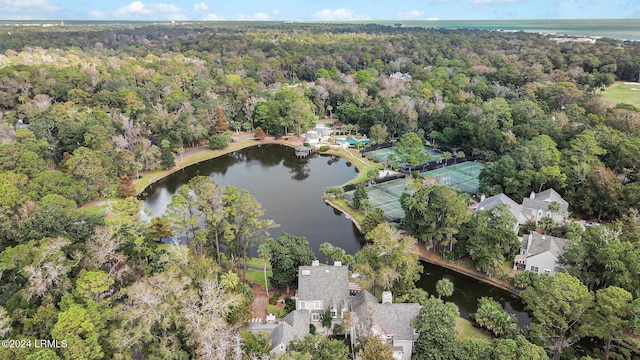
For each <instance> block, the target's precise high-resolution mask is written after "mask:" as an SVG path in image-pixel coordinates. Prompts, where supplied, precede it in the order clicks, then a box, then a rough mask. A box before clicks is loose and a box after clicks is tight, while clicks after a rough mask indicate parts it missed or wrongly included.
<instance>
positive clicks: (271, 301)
mask: <svg viewBox="0 0 640 360" xmlns="http://www.w3.org/2000/svg"><path fill="white" fill-rule="evenodd" d="M278 299H280V291H278V290H276V291H274V292H273V295H271V297H270V298H269V304H270V305H275V304H277V303H278Z"/></svg>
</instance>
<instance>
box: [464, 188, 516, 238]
mask: <svg viewBox="0 0 640 360" xmlns="http://www.w3.org/2000/svg"><path fill="white" fill-rule="evenodd" d="M481 199H482V200H481V201H480V203H478V205H477V206H476V210H475V211H479V210H491V209H493V208H494V207H496V206H499V205H505V206H506V207H507V209H508V210H509V213H510V214H511V216H513V218H514V219H516V224H515V226H514V229H513V230H514V231H515V233H516V234H517V233H518V224H520V222H521V220H520V217H521V216H522V205H520V204H518V203H517V202H515V201H513V200H512V199H511V198H510V197H508V196H507V195H505V194H503V193H500V194H498V195H493V196H490V197H488V198H486V199H485V198H484V195H483V196H482V198H481Z"/></svg>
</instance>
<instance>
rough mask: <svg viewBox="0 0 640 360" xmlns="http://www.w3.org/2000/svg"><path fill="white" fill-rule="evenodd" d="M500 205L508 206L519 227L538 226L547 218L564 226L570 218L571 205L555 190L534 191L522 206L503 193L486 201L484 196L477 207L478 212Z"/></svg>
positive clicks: (523, 200)
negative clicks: (526, 225)
mask: <svg viewBox="0 0 640 360" xmlns="http://www.w3.org/2000/svg"><path fill="white" fill-rule="evenodd" d="M498 205H506V206H507V208H508V209H509V213H511V215H513V217H514V218H516V220H517V223H518V225H525V224H526V223H528V222H534V223H536V224H537V223H538V222H539V221H540V219H542V218H543V217H545V216H546V217H550V218H552V219H553V221H554V222H555V223H557V224H562V223H564V222H566V221H567V219H568V218H569V203H568V202H567V201H565V200H564V199H563V198H562V196H560V194H558V193H557V192H556V191H555V190H553V189H547V190H545V191H542V192H539V193H537V194H536V193H535V192H533V191H532V192H531V195H529V197H526V198H524V199H522V205H521V204H518V203H517V202H515V201H514V200H512V199H511V198H510V197H508V196H507V195H505V194H503V193H500V194H498V195H494V196H491V197H488V198H486V199H485V198H484V196H483V197H482V198H481V200H480V203H478V205H477V206H476V211H479V210H490V209H493V208H494V207H496V206H498ZM550 206H551V209H550V208H549V207H550ZM554 207H557V209H554ZM514 230H515V232H516V233H517V232H518V227H517V226H516V227H515V229H514Z"/></svg>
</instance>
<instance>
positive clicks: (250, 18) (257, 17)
mask: <svg viewBox="0 0 640 360" xmlns="http://www.w3.org/2000/svg"><path fill="white" fill-rule="evenodd" d="M237 19H238V20H244V21H266V20H269V14H267V13H263V12H259V13H255V14H253V15H244V14H240V15H238V16H237Z"/></svg>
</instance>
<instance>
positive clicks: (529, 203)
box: [521, 189, 569, 224]
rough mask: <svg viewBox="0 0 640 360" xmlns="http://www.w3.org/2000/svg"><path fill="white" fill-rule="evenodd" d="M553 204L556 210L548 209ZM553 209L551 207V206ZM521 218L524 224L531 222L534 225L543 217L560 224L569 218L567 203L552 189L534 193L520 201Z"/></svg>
mask: <svg viewBox="0 0 640 360" xmlns="http://www.w3.org/2000/svg"><path fill="white" fill-rule="evenodd" d="M551 204H554V205H555V206H557V209H549V206H550V205H551ZM551 207H552V208H553V206H551ZM521 211H522V216H523V220H524V222H527V221H533V222H535V223H536V224H537V223H538V221H540V219H541V218H543V217H545V216H546V217H550V218H552V219H553V221H554V222H556V223H558V224H562V223H564V222H565V221H567V218H568V217H569V203H568V202H567V201H565V200H564V199H563V198H562V196H560V194H558V193H557V192H556V191H555V190H553V189H547V190H545V191H542V192H539V193H537V194H536V193H535V192H533V191H532V192H531V195H529V197H528V198H524V199H522V210H521Z"/></svg>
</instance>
